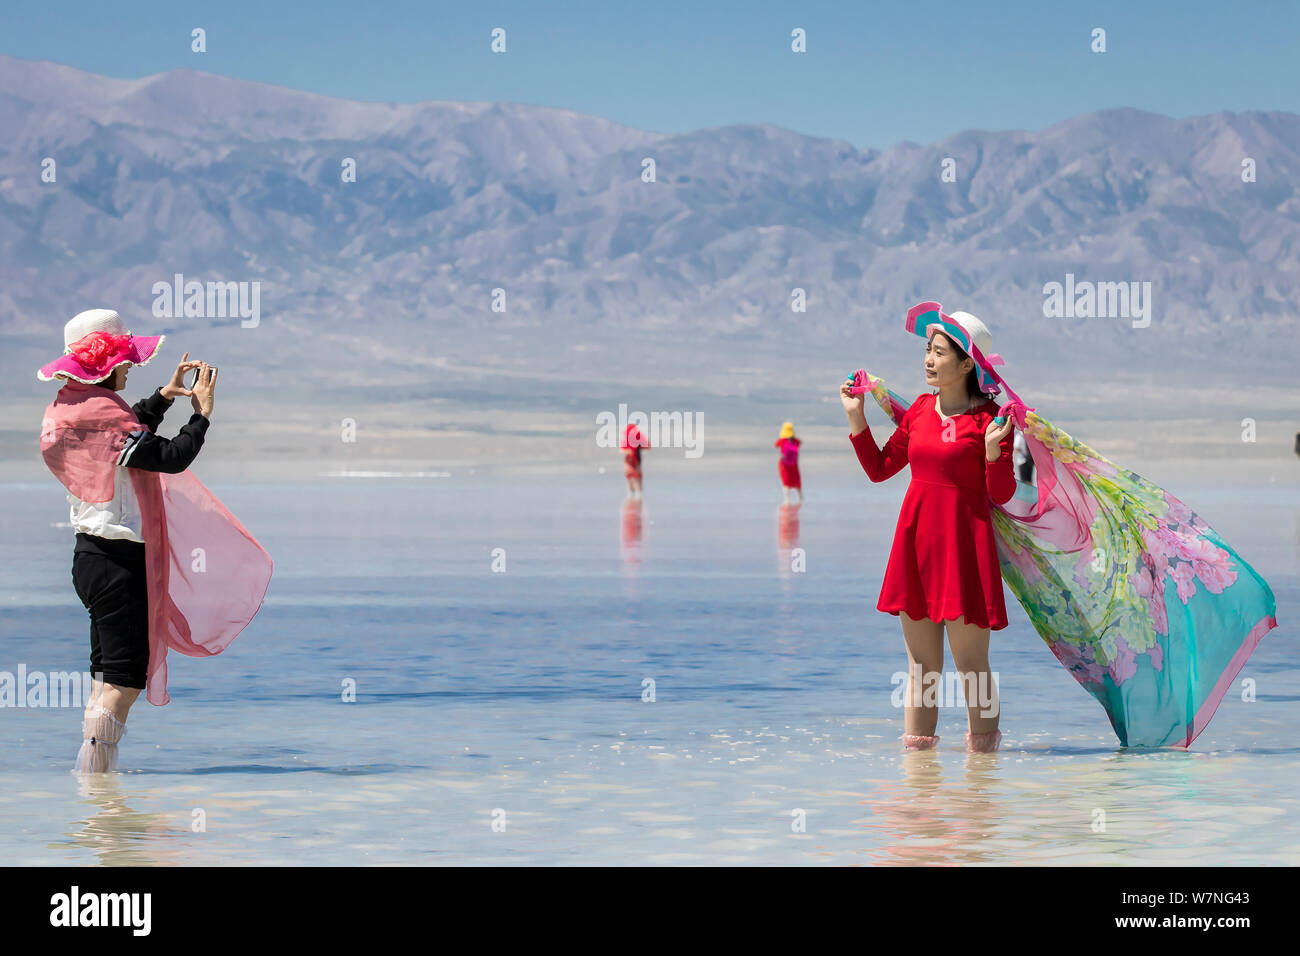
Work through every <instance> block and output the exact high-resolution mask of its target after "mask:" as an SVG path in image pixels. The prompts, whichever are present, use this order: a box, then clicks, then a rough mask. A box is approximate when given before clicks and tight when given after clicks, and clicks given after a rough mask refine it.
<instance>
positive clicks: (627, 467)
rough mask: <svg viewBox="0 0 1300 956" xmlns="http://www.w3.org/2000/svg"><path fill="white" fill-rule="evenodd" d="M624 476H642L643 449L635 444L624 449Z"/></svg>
mask: <svg viewBox="0 0 1300 956" xmlns="http://www.w3.org/2000/svg"><path fill="white" fill-rule="evenodd" d="M623 477H624V478H640V477H641V449H640V448H638V447H636V446H633V447H631V448H624V449H623Z"/></svg>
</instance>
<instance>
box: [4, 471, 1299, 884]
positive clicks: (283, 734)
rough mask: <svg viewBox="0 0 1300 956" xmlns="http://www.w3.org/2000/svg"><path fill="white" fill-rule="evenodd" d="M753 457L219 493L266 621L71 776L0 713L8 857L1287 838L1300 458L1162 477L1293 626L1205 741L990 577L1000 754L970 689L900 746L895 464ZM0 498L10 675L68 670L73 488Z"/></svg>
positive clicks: (178, 668)
mask: <svg viewBox="0 0 1300 956" xmlns="http://www.w3.org/2000/svg"><path fill="white" fill-rule="evenodd" d="M770 470H771V471H772V472H773V474H771V475H768V474H766V472H765V473H764V475H763V476H762V477H761V478H760V477H757V476H743V477H738V478H724V477H720V476H717V477H705V478H686V477H680V476H679V477H673V476H656V475H654V474H653V473H650V474H648V475H647V483H646V499H645V502H644V504H643V506H642V508H641V509H640V510H639V511H637V510H636V509H628V508H626V507H625V505H624V502H623V492H624V489H623V482H622V479H621V477H620V476H617V475H614V474H609V475H604V476H591V477H584V478H575V479H560V478H554V479H529V480H524V479H510V478H505V477H487V476H482V475H479V476H475V475H471V474H465V473H453V474H451V475H450V477H445V478H437V477H421V478H410V479H404V478H324V477H322V478H320V479H318V480H316V481H313V482H304V483H298V484H293V483H283V482H279V483H264V484H255V483H237V482H230V483H212V482H210V483H209V485H210V487H211V488H212V489H213V490H214V491H215V492H216V493H217V495H218V496H219V497H221V499H222V500H223V501H224V502H225V503H226V504H227V506H228V507H229V508H230V509H231V510H232V511H233V512H234V514H236V515H237V516H238V517H239V518H240V520H241V521H242V522H243V523H244V524H245V525H246V526H247V527H248V528H249V530H250V531H251V532H252V533H253V534H254V535H255V536H256V537H257V538H258V540H259V541H261V543H262V544H263V546H264V547H266V549H267V550H268V551H269V552H270V554H271V555H272V557H273V558H274V560H275V576H274V578H273V580H272V583H271V588H270V591H269V592H268V595H267V598H266V602H265V604H264V606H263V608H262V611H261V612H260V614H259V615H258V617H257V618H256V619H255V621H254V622H253V623H252V625H250V627H249V628H248V629H247V630H246V631H245V632H244V633H243V634H242V635H241V636H240V637H239V638H238V639H237V640H236V641H235V643H234V644H233V645H232V646H231V647H230V649H229V650H228V651H226V652H225V653H224V654H222V655H220V656H218V657H215V658H210V659H203V660H195V659H190V658H184V657H180V656H179V655H175V654H173V655H171V656H170V657H169V662H170V667H171V680H170V683H169V688H170V691H171V695H172V703H170V704H168V705H167V706H166V707H161V708H159V707H153V706H150V705H149V704H147V703H145V702H144V701H143V698H142V699H141V702H140V703H138V704H137V705H136V706H135V707H134V708H133V710H132V712H131V716H130V719H129V721H128V725H127V726H128V733H127V735H126V737H125V738H124V740H123V742H122V744H121V747H120V762H119V769H120V770H121V771H123V772H121V773H118V774H101V775H96V776H94V777H86V778H84V779H79V778H78V777H77V776H76V775H74V774H72V773H70V772H69V770H70V768H71V766H72V763H73V758H74V757H75V755H76V752H77V749H78V747H79V745H80V742H81V733H80V719H81V708H80V706H74V707H65V708H55V707H43V708H35V707H32V708H4V709H0V741H2V742H3V753H4V757H5V759H4V762H3V764H4V765H3V767H0V859H3V860H4V861H5V862H6V863H10V864H37V865H61V864H93V863H103V864H110V865H123V864H124V865H141V864H186V865H189V864H217V865H247V864H253V865H257V864H284V863H298V864H307V865H318V864H343V865H371V864H524V863H528V864H591V863H599V864H615V865H618V864H629V865H642V864H663V863H685V864H693V863H722V864H755V863H760V864H796V865H806V864H917V863H928V864H1002V865H1005V864H1019V863H1024V864H1046V865H1055V864H1072V863H1086V864H1118V865H1135V864H1193V863H1194V864H1205V863H1209V864H1223V865H1233V866H1241V865H1254V864H1292V865H1294V864H1297V863H1300V796H1298V794H1300V746H1298V745H1297V742H1296V736H1295V732H1296V728H1297V727H1300V664H1297V655H1296V648H1295V644H1294V634H1295V631H1294V626H1295V625H1294V622H1295V621H1296V620H1298V619H1300V576H1298V574H1297V567H1298V566H1300V560H1298V558H1300V496H1297V493H1296V488H1295V485H1294V483H1292V484H1290V485H1288V486H1283V485H1281V484H1267V485H1260V486H1254V487H1247V488H1241V487H1209V486H1203V485H1198V483H1197V481H1196V478H1195V476H1190V477H1189V478H1188V480H1187V481H1185V482H1183V483H1177V484H1176V483H1168V487H1169V488H1170V490H1171V491H1173V492H1174V493H1175V494H1177V495H1179V497H1181V498H1182V499H1183V500H1184V501H1186V502H1187V503H1188V504H1189V505H1191V507H1193V508H1194V509H1195V510H1196V511H1198V512H1199V513H1200V514H1201V515H1202V516H1203V517H1204V518H1205V519H1206V520H1207V521H1209V523H1210V524H1211V525H1213V526H1214V527H1215V529H1216V530H1217V531H1218V532H1219V533H1220V534H1221V535H1222V536H1223V537H1224V539H1225V540H1226V541H1227V542H1228V543H1229V544H1231V545H1232V546H1233V547H1234V548H1235V549H1236V550H1237V551H1238V552H1239V553H1240V554H1241V555H1242V556H1243V557H1244V558H1245V559H1246V560H1248V561H1250V562H1251V563H1252V564H1253V565H1254V566H1255V567H1256V569H1257V570H1259V571H1260V572H1261V573H1262V574H1263V575H1264V577H1265V578H1266V579H1267V580H1268V581H1269V583H1270V584H1271V585H1272V587H1273V590H1274V593H1275V595H1276V597H1277V601H1278V610H1277V617H1278V620H1279V622H1280V626H1279V628H1277V629H1276V630H1274V631H1272V632H1270V633H1269V634H1268V635H1267V636H1266V637H1265V638H1264V641H1263V643H1262V644H1261V646H1260V648H1259V650H1258V651H1257V652H1256V653H1255V655H1254V656H1253V658H1252V659H1251V660H1250V662H1249V663H1248V665H1247V667H1246V669H1245V671H1243V672H1242V675H1241V678H1239V680H1238V682H1237V684H1236V685H1235V686H1234V688H1233V690H1232V691H1230V692H1229V693H1228V695H1227V697H1226V698H1225V699H1224V702H1223V704H1222V705H1221V707H1220V709H1219V711H1218V714H1217V715H1216V716H1215V718H1214V720H1213V721H1212V722H1211V724H1210V726H1209V728H1208V729H1207V730H1206V731H1205V732H1204V733H1203V734H1202V735H1201V737H1199V738H1198V739H1197V741H1196V742H1195V743H1194V744H1193V745H1192V748H1191V750H1190V752H1186V753H1182V752H1178V751H1172V750H1161V751H1139V750H1132V751H1126V750H1123V749H1121V748H1120V747H1119V746H1118V743H1117V741H1116V739H1115V736H1114V734H1113V733H1112V731H1111V729H1110V725H1109V723H1108V722H1107V721H1106V718H1105V716H1104V714H1103V712H1102V710H1101V708H1100V707H1099V706H1098V705H1097V704H1096V703H1095V702H1094V701H1093V699H1092V698H1091V697H1090V696H1089V695H1088V694H1086V693H1085V692H1084V691H1083V690H1082V689H1081V688H1080V687H1079V686H1078V684H1076V682H1075V681H1074V680H1073V678H1071V677H1070V676H1069V675H1068V674H1067V672H1066V671H1065V669H1064V668H1062V667H1061V666H1060V665H1059V664H1058V663H1057V661H1056V659H1055V658H1054V657H1053V656H1052V655H1051V653H1050V652H1049V651H1048V650H1047V649H1046V646H1045V645H1044V644H1043V642H1042V640H1041V639H1040V638H1039V637H1038V636H1037V634H1036V633H1035V632H1034V631H1033V629H1032V628H1031V627H1030V625H1029V623H1028V620H1027V619H1026V617H1025V615H1024V612H1023V611H1022V610H1021V609H1020V607H1019V605H1018V604H1017V603H1016V601H1015V599H1014V597H1013V596H1012V595H1011V594H1010V592H1009V591H1008V592H1007V602H1008V611H1009V612H1010V614H1011V625H1010V627H1008V628H1007V629H1005V630H1002V631H997V632H994V634H993V641H992V651H991V662H992V666H993V669H994V670H995V671H997V673H998V675H999V687H1000V696H1001V703H1002V718H1001V727H1002V732H1003V735H1004V737H1003V742H1002V749H1001V750H1000V751H999V752H998V753H996V754H971V755H968V754H967V753H966V752H965V746H964V742H963V732H964V730H965V721H966V715H965V708H964V706H962V705H961V702H960V701H956V702H955V705H954V706H946V707H944V708H942V709H941V711H940V718H939V730H938V733H939V734H940V735H941V738H942V739H941V741H940V743H939V746H938V749H937V750H935V751H928V752H920V753H903V752H901V745H900V743H899V735H900V734H901V733H902V729H903V723H902V721H903V713H902V710H901V708H899V707H896V706H894V700H895V698H896V685H895V683H894V675H895V674H896V673H898V672H900V671H902V670H904V669H905V667H906V657H905V655H904V651H903V645H902V638H901V632H900V629H899V625H898V619H897V618H895V617H892V616H890V615H885V614H881V613H879V612H877V611H876V610H875V601H876V597H877V595H878V593H879V587H880V577H881V574H882V572H883V569H884V564H885V558H886V555H887V553H888V549H889V544H890V540H891V537H892V533H893V526H894V521H895V519H896V516H897V504H898V500H899V499H900V498H901V495H902V492H903V489H904V488H905V486H906V476H905V475H904V476H900V477H899V479H896V480H895V481H894V482H891V483H888V484H886V485H879V486H876V485H872V484H870V483H869V482H867V481H866V480H865V478H862V479H857V480H850V479H848V478H842V479H841V478H835V479H825V480H822V481H818V482H813V483H811V484H810V495H809V500H808V502H807V503H806V504H805V505H804V506H803V508H802V509H799V510H798V511H797V512H796V513H792V512H790V511H786V512H782V511H781V509H780V508H779V507H778V505H779V499H780V492H779V488H778V487H777V483H776V477H775V474H774V472H775V466H773V467H772V468H771V469H770ZM3 494H4V499H5V501H6V503H7V505H8V507H7V508H6V509H5V511H4V513H3V516H0V527H2V528H3V534H2V535H0V567H3V568H4V578H3V582H0V671H9V672H16V671H17V669H18V667H19V666H20V664H21V665H23V666H25V667H26V669H27V670H28V671H29V672H31V671H42V672H46V673H49V672H57V671H67V670H74V669H79V670H82V671H84V670H85V669H86V668H87V666H88V661H87V656H88V649H89V640H88V622H87V616H86V612H85V610H84V609H83V608H82V606H81V605H80V603H79V602H78V601H77V599H76V596H75V594H74V592H73V589H72V581H71V577H70V567H71V559H72V531H71V530H70V529H69V528H68V527H66V526H63V527H59V526H57V525H58V523H59V522H66V520H67V508H66V505H64V503H63V501H64V499H63V492H62V490H61V489H60V488H59V487H58V486H57V484H55V483H54V482H53V480H52V479H51V480H48V481H41V482H9V483H5V484H4V485H3ZM796 547H797V548H800V549H802V555H803V558H802V560H803V561H804V562H805V566H804V569H803V570H792V568H791V549H792V548H796ZM497 549H500V550H497ZM494 567H495V569H494ZM951 664H952V662H951V656H950V655H949V656H948V658H947V660H946V666H947V668H948V669H949V670H950V669H951ZM1242 678H1251V679H1253V681H1254V683H1255V688H1256V697H1255V699H1254V700H1253V701H1247V700H1243V699H1242V694H1241V692H1240V687H1241V679H1242ZM651 681H652V682H653V683H652V684H651V683H650V682H651ZM350 682H355V689H356V700H355V702H345V701H344V700H343V696H344V690H345V687H346V686H351V685H350ZM650 697H653V700H650V699H649V698H650ZM800 818H802V819H803V820H804V821H806V829H805V832H796V829H795V828H794V827H793V826H792V823H794V822H795V821H797V820H798V819H800ZM494 824H495V826H494Z"/></svg>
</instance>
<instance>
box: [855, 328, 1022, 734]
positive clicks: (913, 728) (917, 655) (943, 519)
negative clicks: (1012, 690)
mask: <svg viewBox="0 0 1300 956" xmlns="http://www.w3.org/2000/svg"><path fill="white" fill-rule="evenodd" d="M945 319H947V320H950V321H945V322H943V323H942V324H940V323H935V324H933V325H931V326H929V327H928V329H925V330H917V331H918V334H920V333H921V332H924V333H925V334H926V338H927V341H926V347H925V381H926V384H927V385H928V386H929V387H931V388H934V389H937V391H936V392H935V393H931V394H928V395H921V396H920V397H919V398H917V400H916V401H915V402H913V403H912V405H911V406H910V407H909V409H908V411H907V414H906V416H905V417H904V418H903V420H902V422H901V423H900V424H899V426H898V427H897V428H896V429H895V430H894V433H893V434H892V435H890V436H889V440H888V441H887V442H886V443H885V447H884V448H883V449H881V448H878V447H877V446H876V442H875V439H874V438H872V436H871V429H870V428H869V427H868V426H867V419H866V416H865V414H864V413H863V398H864V396H863V395H853V394H852V393H851V392H850V383H848V382H846V383H845V384H844V385H843V386H841V388H840V398H841V401H842V402H843V404H844V410H845V412H846V413H847V414H848V418H849V425H850V428H851V433H850V436H849V437H850V439H851V441H852V442H853V448H854V450H855V451H856V452H857V456H858V461H859V462H861V464H862V468H863V470H864V471H866V473H867V475H868V476H869V477H870V478H871V480H872V481H884V480H885V479H886V478H889V477H891V476H893V475H895V474H897V473H898V472H899V471H900V470H902V468H903V467H904V466H905V465H911V466H912V479H911V483H910V484H909V485H908V487H907V493H906V495H905V496H904V498H903V504H902V508H901V509H900V511H899V515H898V526H897V528H896V530H895V532H894V544H893V548H892V549H891V551H890V554H889V564H888V566H887V567H886V570H885V578H884V584H883V585H882V587H881V589H880V600H879V601H878V602H877V604H876V607H877V609H878V610H881V611H887V612H889V613H890V614H897V615H898V616H899V618H900V620H901V622H902V627H903V640H904V643H905V644H906V645H907V657H908V681H907V705H906V706H905V708H904V714H905V718H904V722H905V732H904V734H903V743H904V745H905V746H907V747H908V748H909V749H918V750H924V749H929V748H931V747H933V746H934V745H935V744H936V743H938V740H939V738H938V736H937V735H935V730H936V727H937V724H938V719H939V713H938V709H937V706H936V704H937V702H936V701H935V700H934V696H933V695H934V693H935V690H936V685H935V684H934V683H933V682H936V681H938V680H940V679H941V674H942V670H943V632H944V627H945V625H946V626H947V631H948V642H949V644H950V645H951V647H952V655H953V660H954V662H955V663H956V665H957V669H958V670H959V671H960V672H961V674H962V677H963V681H964V686H965V687H966V704H967V720H968V724H969V726H968V729H967V732H966V744H967V748H968V749H969V750H972V751H991V750H996V749H997V747H998V743H999V742H1000V741H1001V739H1002V735H1001V733H1000V732H999V730H998V697H997V688H996V687H995V686H994V685H993V682H992V680H991V677H990V674H989V663H988V650H989V631H990V629H992V630H1001V629H1002V628H1004V627H1006V626H1007V611H1006V605H1005V603H1004V601H1003V595H1002V572H1001V569H1000V567H999V564H998V555H997V546H996V543H995V541H994V537H993V524H992V519H991V517H990V513H989V499H990V498H991V499H992V500H993V501H995V502H997V503H998V504H1002V503H1003V502H1005V501H1008V500H1010V498H1011V497H1012V496H1013V495H1014V494H1015V491H1016V479H1015V474H1014V472H1013V470H1012V462H1011V455H1012V442H1013V440H1012V430H1013V428H1014V423H1013V422H1012V421H1011V420H1010V419H1009V418H1008V419H1007V420H1006V421H1005V423H1003V422H1001V421H997V422H995V421H994V418H995V416H997V414H998V409H997V405H996V404H995V403H994V402H993V401H992V400H991V399H989V398H988V397H987V396H986V395H985V394H984V392H985V391H991V390H992V389H991V388H989V387H988V386H990V385H992V382H991V379H990V377H989V376H988V374H987V373H986V372H985V371H984V370H983V369H981V368H980V367H979V365H978V364H977V363H976V362H975V360H974V359H972V358H971V357H970V355H969V353H968V349H969V347H970V343H971V342H972V341H973V342H974V343H975V346H976V347H977V348H978V349H979V351H980V352H981V353H982V354H984V355H989V354H991V344H992V342H991V336H990V335H989V332H988V329H987V328H986V327H985V326H984V323H983V322H981V321H980V320H979V319H977V318H976V317H975V316H973V315H970V314H969V313H965V312H956V313H954V314H953V315H951V316H946V317H945ZM959 340H960V341H959ZM963 345H964V346H965V347H963ZM922 685H925V688H924V689H925V696H924V697H923V696H922Z"/></svg>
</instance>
